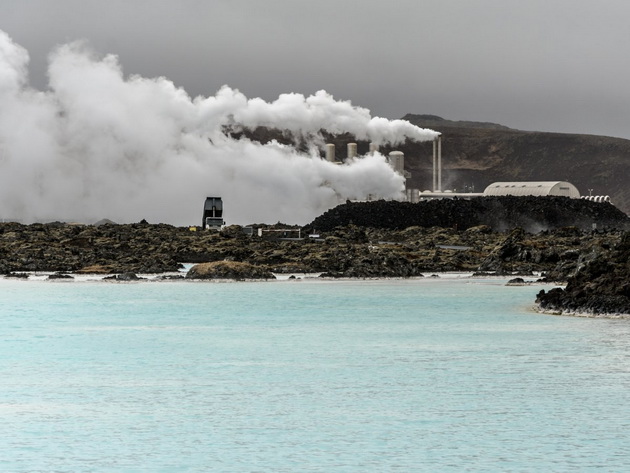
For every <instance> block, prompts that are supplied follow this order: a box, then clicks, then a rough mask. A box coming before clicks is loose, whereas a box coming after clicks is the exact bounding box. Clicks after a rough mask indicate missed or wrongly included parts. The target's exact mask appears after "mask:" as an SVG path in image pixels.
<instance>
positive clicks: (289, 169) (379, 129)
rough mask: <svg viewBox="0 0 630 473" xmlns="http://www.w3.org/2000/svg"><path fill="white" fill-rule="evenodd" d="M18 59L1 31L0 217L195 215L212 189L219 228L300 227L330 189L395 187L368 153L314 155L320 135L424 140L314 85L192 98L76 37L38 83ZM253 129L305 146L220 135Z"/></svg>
mask: <svg viewBox="0 0 630 473" xmlns="http://www.w3.org/2000/svg"><path fill="white" fill-rule="evenodd" d="M28 62H29V56H28V52H27V51H26V50H25V49H24V48H22V47H21V46H19V45H17V44H15V43H14V42H13V41H12V39H11V38H10V37H9V36H8V35H7V34H6V33H4V32H2V31H0V218H19V219H20V220H22V221H36V220H52V219H59V220H66V221H68V220H82V221H94V220H96V219H99V218H104V217H107V218H110V219H112V220H115V221H118V222H134V221H139V220H140V219H142V218H145V219H147V220H148V221H151V222H167V223H172V224H176V225H188V224H198V223H199V222H198V220H199V216H200V215H201V209H202V206H203V200H204V198H205V197H206V195H220V196H222V197H223V199H224V203H225V209H226V219H227V220H228V223H253V222H275V221H283V222H287V223H306V222H308V221H309V220H311V219H312V218H314V217H315V216H317V215H318V214H320V213H321V212H323V211H324V210H326V209H328V208H330V207H332V206H334V205H336V204H337V202H338V201H339V199H340V198H341V199H346V198H349V199H355V198H356V199H361V198H365V197H366V196H367V195H368V194H372V195H376V196H379V197H382V198H396V197H398V196H399V195H400V192H401V190H402V178H401V176H400V175H398V174H396V173H395V172H393V171H392V170H391V169H390V167H389V166H388V165H387V164H386V161H385V158H384V157H383V156H381V155H379V154H375V155H374V156H366V157H362V158H359V159H355V160H353V161H352V162H349V163H346V164H344V165H341V166H338V165H334V164H331V163H329V162H327V161H325V160H322V159H320V158H319V152H318V151H317V152H316V146H315V145H316V144H317V143H318V141H317V140H318V134H319V132H320V131H321V130H326V131H329V132H331V133H342V132H349V133H351V134H353V135H355V136H356V137H357V139H366V140H371V141H374V142H376V143H379V144H383V143H392V144H396V143H400V142H403V141H404V140H405V139H407V138H409V139H413V140H417V141H426V140H432V139H433V138H434V137H435V136H436V135H437V133H436V132H434V131H431V130H424V129H421V128H418V127H416V126H413V125H411V124H410V123H409V122H407V121H404V120H387V119H384V118H378V117H371V116H370V112H369V111H368V110H367V109H364V108H360V107H354V106H352V105H351V104H350V103H349V102H344V101H336V100H335V99H334V98H333V97H332V96H331V95H330V94H328V93H326V92H325V91H319V92H317V93H315V94H314V95H312V96H309V97H305V96H303V95H300V94H294V93H291V94H283V95H281V96H280V97H279V98H278V99H277V100H275V101H273V102H270V103H268V102H265V101H263V100H261V99H259V98H254V99H248V98H247V97H245V96H244V95H243V94H242V93H240V92H239V91H238V90H234V89H231V88H229V87H227V86H224V87H223V88H221V89H220V90H219V91H218V92H217V93H216V95H214V96H210V97H197V98H194V99H191V97H189V96H188V94H187V93H186V92H185V91H184V90H183V89H181V88H177V87H175V85H174V84H173V83H172V82H171V81H169V80H167V79H165V78H153V79H147V78H143V77H139V76H131V77H125V76H124V75H123V72H122V69H121V66H120V64H119V62H118V59H117V57H116V56H114V55H107V56H105V57H102V58H99V57H97V56H96V55H95V54H94V53H93V52H91V51H90V50H89V48H88V47H87V46H86V45H85V44H83V43H71V44H66V45H63V46H60V47H58V48H57V49H56V50H55V51H53V53H52V54H51V55H50V57H49V69H48V76H49V89H48V90H46V91H38V90H35V89H33V88H31V87H30V86H29V84H28V75H27V68H28ZM257 126H267V127H273V128H278V129H283V130H288V131H290V132H292V133H293V134H295V135H299V136H301V137H303V138H307V139H308V140H309V142H310V143H311V145H312V146H311V148H310V149H311V150H312V151H311V152H310V153H300V152H298V151H297V150H296V149H295V147H293V146H288V145H282V144H279V143H277V142H271V143H268V144H266V145H262V144H259V143H257V142H253V141H250V140H247V139H244V138H241V139H238V140H236V139H233V138H231V137H230V135H229V134H226V132H225V130H226V129H243V128H255V127H257Z"/></svg>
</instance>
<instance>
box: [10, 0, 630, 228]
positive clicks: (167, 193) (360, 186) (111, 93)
mask: <svg viewBox="0 0 630 473" xmlns="http://www.w3.org/2000/svg"><path fill="white" fill-rule="evenodd" d="M627 18H630V2H627V1H621V0H601V1H598V2H593V1H583V0H571V1H569V0H545V1H542V0H528V1H527V2H523V1H512V0H502V1H499V0H470V1H452V0H428V1H427V0H414V1H407V0H395V1H390V2H384V1H375V0H361V1H358V0H352V1H350V0H346V1H344V0H335V1H332V0H318V1H312V0H311V1H307V0H290V1H289V0H284V1H281V0H265V1H254V0H225V1H223V0H213V1H207V0H133V1H131V0H108V1H107V2H103V1H101V0H55V1H49V0H2V1H1V2H0V219H5V218H9V219H14V218H15V219H18V220H20V221H24V222H30V221H45V220H52V219H59V220H65V221H69V220H77V221H90V220H92V221H95V220H97V219H99V218H109V219H111V220H114V221H117V222H120V223H123V222H134V221H139V220H140V219H142V218H144V219H147V220H148V221H150V222H152V223H157V222H165V223H173V224H177V225H187V224H198V223H199V222H197V220H198V219H199V214H200V213H201V212H200V209H201V207H202V203H203V200H204V197H205V196H206V195H221V196H223V197H224V201H225V209H226V215H229V219H228V223H239V224H247V223H255V222H266V223H274V222H276V221H281V222H285V223H299V224H305V223H308V222H309V221H310V220H312V219H313V218H315V217H316V216H318V215H320V214H321V213H322V212H323V211H325V210H327V209H329V208H332V207H334V205H337V204H338V203H339V202H343V201H344V200H345V199H360V200H361V199H366V198H398V197H399V196H400V195H401V193H402V191H403V189H404V183H403V179H402V176H400V175H399V174H397V173H395V172H394V171H393V170H392V169H391V168H390V167H389V166H388V165H387V162H386V157H384V156H382V155H380V154H379V153H375V154H374V155H370V156H363V157H361V159H359V160H349V161H347V162H346V163H344V164H343V165H341V166H339V165H335V164H332V163H329V162H327V161H325V160H321V159H320V152H321V150H322V147H323V143H322V138H321V136H320V135H319V131H320V130H327V131H330V132H333V133H339V132H349V133H352V134H354V135H355V136H357V139H369V140H371V141H374V142H376V143H381V144H385V143H390V144H396V143H397V142H401V141H403V140H405V139H413V140H416V141H426V140H432V139H434V138H435V136H436V133H435V132H432V131H431V130H423V129H420V128H418V127H414V126H412V125H410V124H409V123H407V122H404V121H401V120H399V119H400V118H401V117H403V116H404V115H405V114H407V113H414V114H432V115H439V116H442V117H444V118H446V119H449V120H472V121H486V122H494V123H500V124H502V125H505V126H509V127H512V128H517V129H522V130H537V131H548V132H566V133H588V134H597V135H607V136H617V137H622V138H629V139H630V129H627V127H626V122H628V121H629V120H628V119H629V118H630V107H628V105H629V102H630V97H629V94H630V92H629V91H628V87H627V84H629V83H630V80H629V79H630V61H628V60H627V59H626V57H625V55H626V53H625V50H626V49H627V45H629V44H630V41H629V40H630V28H628V27H627V24H626V23H627ZM261 125H262V126H272V127H277V128H281V129H287V130H291V131H292V132H293V134H294V136H296V137H298V138H300V139H302V140H306V142H307V143H308V145H309V146H308V151H304V147H302V146H300V147H298V146H291V145H280V144H278V143H270V144H267V145H261V144H259V143H255V142H250V141H248V140H243V139H240V140H236V139H233V138H232V137H231V136H230V135H226V134H225V133H224V131H225V127H229V128H231V129H235V130H239V129H243V128H255V127H257V126H261Z"/></svg>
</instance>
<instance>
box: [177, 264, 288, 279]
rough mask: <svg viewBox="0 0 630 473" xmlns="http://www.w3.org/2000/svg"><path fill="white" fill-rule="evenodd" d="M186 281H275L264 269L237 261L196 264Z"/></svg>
mask: <svg viewBox="0 0 630 473" xmlns="http://www.w3.org/2000/svg"><path fill="white" fill-rule="evenodd" d="M186 278H187V279H236V280H243V279H275V278H274V275H273V274H271V272H269V271H268V270H267V269H266V268H264V267H261V266H257V265H254V264H250V263H243V262H238V261H215V262H212V263H200V264H196V265H195V266H193V267H192V268H190V270H189V271H188V274H187V275H186Z"/></svg>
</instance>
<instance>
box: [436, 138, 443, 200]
mask: <svg viewBox="0 0 630 473" xmlns="http://www.w3.org/2000/svg"><path fill="white" fill-rule="evenodd" d="M437 145H438V192H442V135H439V136H438V142H437Z"/></svg>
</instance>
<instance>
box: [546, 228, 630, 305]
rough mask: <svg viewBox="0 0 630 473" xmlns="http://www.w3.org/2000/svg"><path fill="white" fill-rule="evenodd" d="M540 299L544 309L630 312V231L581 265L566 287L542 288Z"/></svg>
mask: <svg viewBox="0 0 630 473" xmlns="http://www.w3.org/2000/svg"><path fill="white" fill-rule="evenodd" d="M536 302H537V303H538V304H539V306H540V308H541V309H542V310H544V311H549V312H555V313H560V314H562V313H567V312H568V313H584V314H593V315H602V314H610V315H615V314H623V315H629V316H630V232H626V233H625V234H624V235H623V236H622V238H621V240H620V242H619V243H618V245H617V246H616V247H615V248H614V249H613V250H612V251H609V252H607V253H603V254H601V255H599V256H598V257H596V258H595V259H593V260H592V261H590V262H587V263H586V264H584V266H582V267H581V268H579V269H578V271H577V273H576V274H575V275H574V276H572V277H570V278H569V279H568V281H567V286H566V288H565V289H561V288H555V289H552V290H550V291H548V292H546V291H544V290H543V291H540V292H539V293H538V297H537V299H536Z"/></svg>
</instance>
